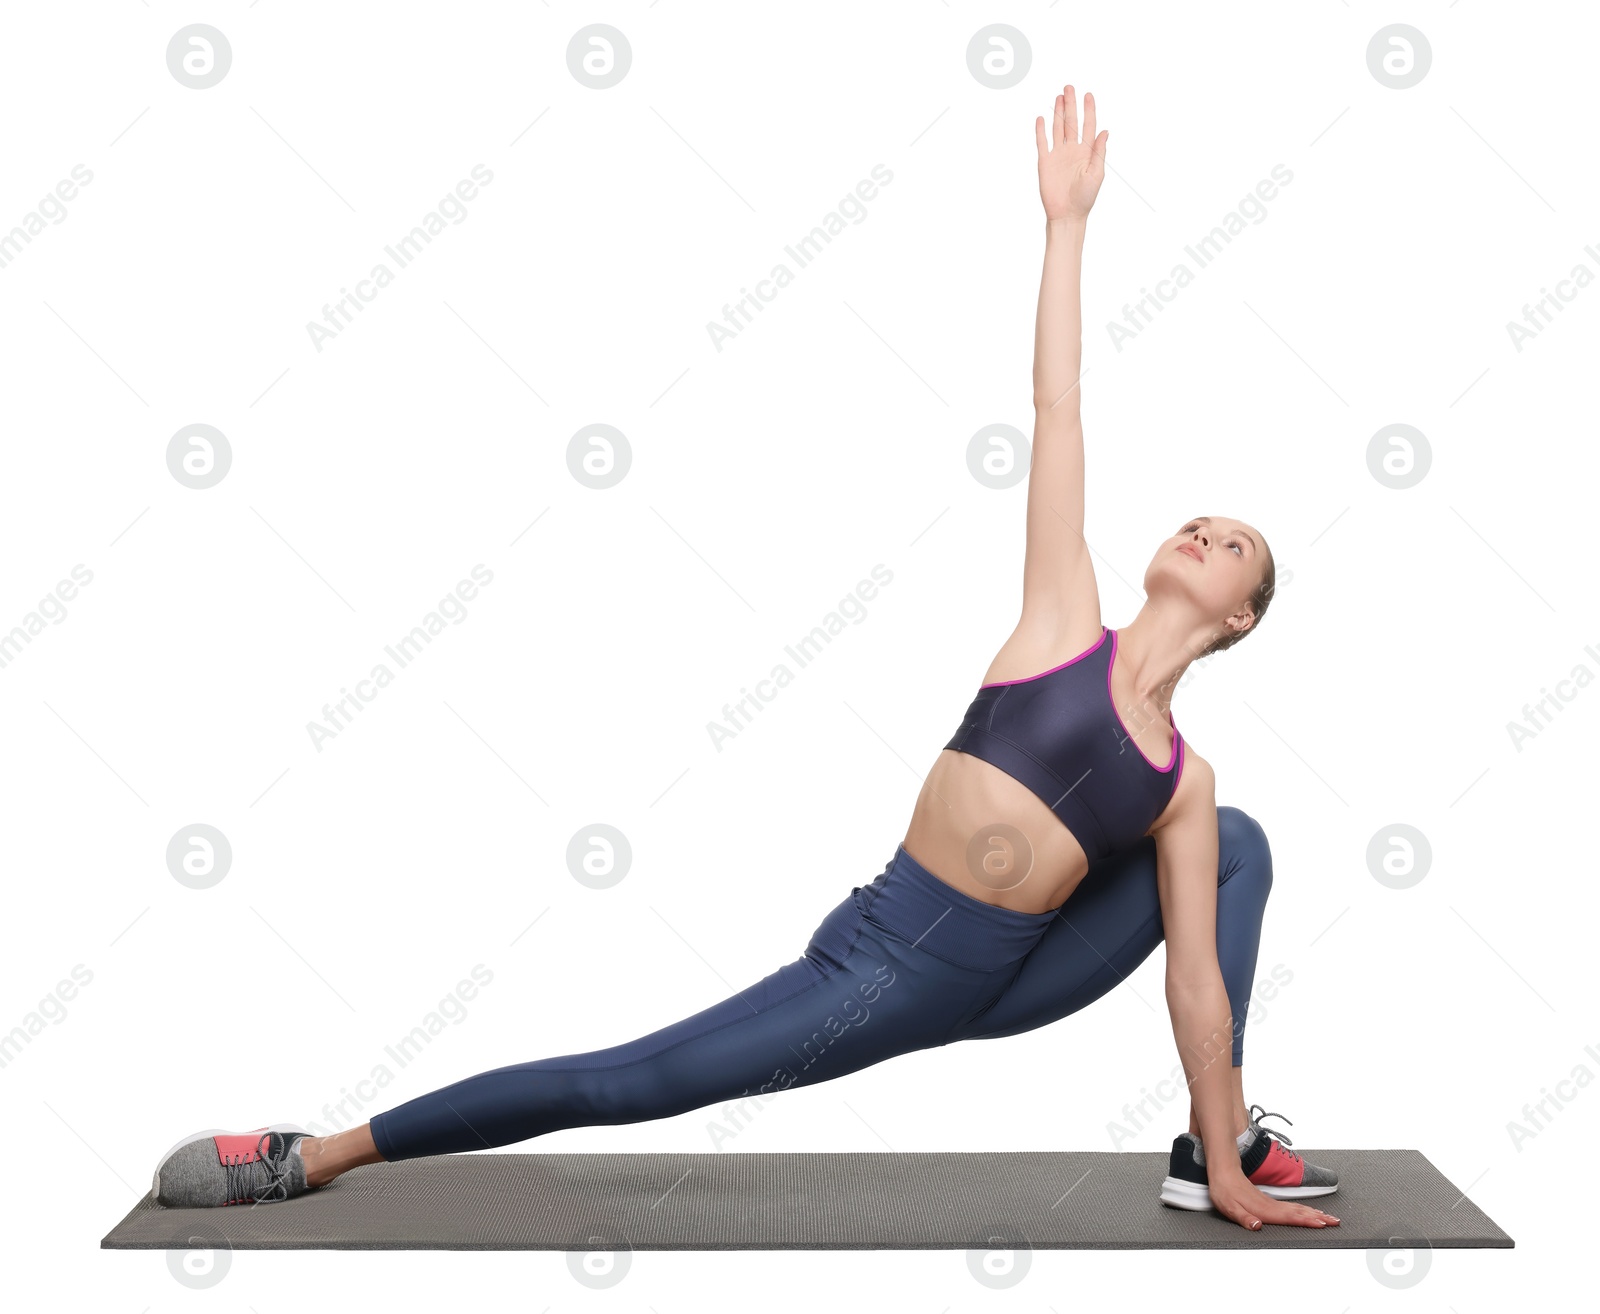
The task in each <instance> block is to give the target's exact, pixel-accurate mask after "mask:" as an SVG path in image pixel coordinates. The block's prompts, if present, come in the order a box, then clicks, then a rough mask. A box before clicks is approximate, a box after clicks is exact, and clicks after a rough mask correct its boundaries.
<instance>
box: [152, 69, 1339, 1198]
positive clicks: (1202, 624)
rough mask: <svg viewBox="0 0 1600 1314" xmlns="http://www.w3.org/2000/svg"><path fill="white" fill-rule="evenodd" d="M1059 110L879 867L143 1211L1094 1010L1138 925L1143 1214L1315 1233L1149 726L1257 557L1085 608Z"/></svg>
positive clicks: (1068, 144)
mask: <svg viewBox="0 0 1600 1314" xmlns="http://www.w3.org/2000/svg"><path fill="white" fill-rule="evenodd" d="M1083 112H1084V132H1083V138H1082V141H1080V140H1079V137H1078V123H1077V118H1078V107H1077V98H1076V96H1075V95H1074V93H1073V89H1072V88H1071V87H1070V86H1069V87H1067V88H1066V89H1065V92H1064V94H1063V95H1061V96H1058V97H1057V98H1056V104H1055V132H1054V139H1055V145H1054V148H1053V149H1052V147H1051V146H1050V144H1049V142H1048V141H1047V140H1046V136H1045V123H1044V119H1043V118H1042V117H1041V118H1039V119H1037V120H1036V121H1035V124H1034V130H1035V136H1036V138H1037V144H1038V152H1039V192H1040V197H1041V199H1042V200H1043V202H1044V211H1045V220H1046V224H1045V234H1046V235H1045V256H1044V274H1043V279H1042V282H1041V285H1040V289H1039V308H1038V318H1037V323H1036V329H1035V347H1034V352H1035V354H1034V378H1033V382H1034V410H1035V417H1036V418H1035V429H1034V446H1033V464H1032V469H1031V472H1030V475H1029V486H1028V509H1027V549H1026V556H1025V561H1024V566H1023V603H1022V614H1021V618H1020V619H1019V621H1018V622H1017V627H1016V629H1015V630H1014V631H1013V632H1012V634H1011V636H1010V637H1009V638H1008V639H1007V640H1006V642H1005V644H1004V646H1002V647H1001V649H1000V651H999V653H998V654H997V655H996V656H995V659H994V661H993V662H991V663H990V665H989V669H988V671H987V673H986V675H985V678H984V683H983V684H982V685H981V687H980V688H979V690H978V693H977V696H976V697H975V698H974V699H973V701H972V704H971V706H970V707H969V708H968V710H967V714H966V717H965V718H964V719H963V720H962V722H961V725H960V727H959V728H958V729H957V731H956V733H955V735H954V737H953V738H952V739H951V740H950V742H949V744H948V745H947V746H946V747H945V749H944V750H943V751H942V752H941V753H940V754H939V756H938V759H937V760H936V761H935V763H934V766H933V769H932V771H930V772H929V774H928V777H927V780H926V782H925V783H924V786H923V789H922V793H921V795H920V797H919V798H918V800H917V803H916V807H915V809H914V811H913V813H912V817H911V823H910V826H909V828H908V829H907V831H906V835H905V838H904V839H903V840H902V841H901V843H900V845H899V847H898V848H897V849H896V852H895V855H894V857H893V858H892V859H890V861H889V863H888V864H887V866H886V867H885V868H884V871H883V873H882V874H881V875H879V876H878V877H877V879H876V880H874V881H873V882H872V883H871V884H870V885H867V886H865V887H863V886H857V887H856V888H855V889H853V890H852V891H851V892H850V895H849V896H848V897H846V898H845V899H844V900H842V901H841V902H840V903H839V905H838V906H837V907H836V908H834V909H833V911H832V912H830V913H829V914H828V915H827V916H826V917H825V918H824V919H823V920H822V923H821V925H820V926H818V927H817V929H816V931H815V932H814V933H813V935H812V937H811V941H810V943H809V944H808V946H807V947H806V950H805V953H804V954H803V955H802V956H801V957H800V958H799V959H798V960H796V961H794V962H791V963H789V964H787V965H786V966H784V967H782V968H780V969H778V970H777V971H776V972H773V973H772V974H771V975H769V976H767V977H765V978H764V979H763V980H761V981H758V982H757V983H756V984H754V985H753V986H751V987H749V988H748V989H746V990H743V991H740V992H739V993H738V994H736V995H734V996H732V997H731V998H729V999H726V1000H724V1001H722V1002H721V1003H719V1004H715V1005H713V1006H712V1007H710V1008H708V1009H705V1010H704V1011H703V1012H700V1013H696V1014H695V1015H693V1016H692V1017H688V1018H685V1019H683V1020H682V1021H680V1022H676V1023H673V1024H672V1025H671V1026H668V1027H665V1028H663V1029H661V1030H659V1031H656V1032H653V1033H651V1034H649V1035H646V1036H642V1037H640V1038H638V1039H637V1040H633V1041H630V1042H628V1043H626V1044H622V1045H617V1046H615V1047H613V1048H610V1049H602V1050H597V1051H594V1052H591V1053H586V1054H573V1055H565V1056H562V1057H557V1058H548V1059H540V1060H536V1061H533V1062H528V1063H520V1064H516V1065H513V1066H510V1067H504V1068H497V1069H495V1070H493V1071H490V1072H484V1073H480V1074H478V1075H477V1076H474V1077H468V1078H466V1079H465V1080H463V1081H459V1082H456V1083H455V1084H454V1085H451V1086H446V1087H444V1088H443V1089H441V1090H437V1091H433V1092H431V1093H430V1094H427V1095H422V1096H419V1097H417V1098H416V1099H413V1100H409V1101H407V1102H406V1103H404V1104H402V1105H400V1106H398V1107H397V1108H394V1109H391V1110H389V1111H388V1112H386V1113H381V1114H379V1115H377V1116H376V1117H375V1118H373V1120H372V1121H371V1122H369V1123H366V1124H364V1125H363V1126H360V1127H356V1128H353V1129H351V1130H349V1131H344V1132H339V1133H336V1134H334V1135H331V1136H309V1135H307V1134H305V1133H304V1131H303V1129H301V1128H298V1127H292V1126H287V1125H277V1126H273V1127H264V1128H257V1129H256V1130H255V1131H253V1132H246V1133H239V1134H234V1135H228V1134H222V1135H213V1134H210V1133H206V1132H202V1133H199V1134H197V1135H195V1136H193V1137H189V1138H187V1139H186V1140H185V1141H184V1142H182V1143H180V1145H179V1146H178V1147H176V1148H175V1149H174V1150H173V1151H172V1152H170V1153H169V1154H168V1155H167V1156H166V1157H165V1158H164V1159H163V1160H162V1162H161V1164H160V1165H159V1167H158V1168H157V1171H156V1177H155V1182H154V1185H153V1187H152V1193H153V1194H154V1195H155V1197H156V1198H157V1199H158V1200H160V1201H162V1202H163V1203H165V1204H169V1205H188V1206H194V1205H222V1204H238V1203H249V1202H259V1201H268V1200H283V1199H288V1198H290V1197H291V1196H294V1195H298V1194H300V1193H301V1192H303V1191H305V1190H308V1189H314V1188H316V1187H319V1186H322V1185H325V1184H326V1183H328V1182H330V1181H332V1180H333V1179H334V1178H336V1177H337V1176H338V1175H339V1174H340V1173H342V1172H344V1171H346V1170H347V1169H349V1168H353V1167H355V1166H357V1165H359V1164H371V1163H383V1162H388V1161H394V1160H399V1159H410V1158H415V1157H417V1156H420V1155H430V1154H450V1153H456V1152H459V1151H464V1150H476V1149H484V1148H489V1147H493V1146H501V1145H509V1144H512V1143H513V1142H517V1141H522V1140H526V1139H527V1138H529V1137H532V1136H538V1135H541V1134H543V1133H546V1132H551V1131H555V1130H558V1129H561V1128H566V1127H578V1126H595V1125H605V1124H613V1123H628V1122H641V1121H645V1120H648V1119H652V1118H663V1117H669V1116H671V1115H673V1114H678V1113H683V1112H686V1111H688V1110H690V1109H696V1108H701V1107H704V1106H706V1105H709V1104H718V1103H721V1102H723V1101H728V1100H741V1099H747V1098H755V1097H759V1096H766V1095H770V1094H771V1093H772V1092H775V1091H777V1090H783V1089H788V1088H790V1087H793V1086H802V1085H807V1084H811V1083H814V1082H819V1081H827V1080H831V1079H833V1078H836V1077H842V1076H844V1075H845V1074H846V1073H849V1072H854V1071H857V1070H858V1069H860V1068H863V1067H866V1066H868V1065H869V1064H873V1063H877V1062H880V1061H882V1060H884V1059H886V1058H890V1057H892V1056H894V1055H896V1054H902V1053H906V1052H908V1051H911V1050H917V1049H925V1048H929V1047H932V1046H936V1045H946V1044H950V1043H951V1042H953V1041H962V1040H981V1039H991V1038H995V1037H999V1036H1009V1035H1015V1034H1017V1033H1018V1032H1021V1031H1027V1030H1030V1029H1032V1028H1034V1027H1040V1026H1044V1025H1045V1024H1046V1023H1049V1022H1053V1021H1055V1020H1056V1019H1058V1018H1061V1017H1065V1016H1066V1015H1067V1014H1069V1013H1073V1012H1076V1011H1077V1010H1078V1009H1080V1008H1082V1007H1084V1006H1085V1005H1086V1004H1089V1003H1090V1002H1092V1001H1093V1000H1095V999H1098V998H1099V997H1100V996H1101V995H1102V994H1104V993H1105V992H1106V991H1107V990H1109V989H1110V988H1111V987H1112V986H1113V985H1115V984H1116V983H1117V982H1118V981H1120V980H1121V979H1123V978H1124V977H1125V976H1127V975H1128V973H1130V972H1132V971H1133V970H1134V968H1135V967H1137V966H1138V964H1139V963H1141V962H1142V961H1143V960H1144V959H1145V958H1146V957H1147V956H1148V955H1149V953H1150V952H1151V951H1152V950H1153V949H1154V948H1155V946H1156V944H1157V943H1158V942H1159V941H1161V940H1162V939H1163V938H1164V939H1165V940H1166V943H1167V973H1166V995H1167V1003H1168V1007H1169V1009H1170V1012H1171V1016H1172V1027H1173V1034H1174V1037H1175V1038H1176V1040H1177V1044H1178V1051H1179V1055H1180V1057H1181V1059H1182V1063H1183V1068H1184V1072H1185V1074H1186V1076H1187V1078H1188V1083H1189V1087H1190V1092H1191V1107H1190V1115H1189V1130H1188V1131H1187V1132H1183V1133H1180V1134H1179V1135H1178V1137H1177V1138H1176V1139H1175V1140H1174V1142H1173V1148H1172V1156H1171V1161H1170V1172H1169V1174H1168V1176H1167V1178H1166V1181H1165V1182H1164V1183H1163V1184H1162V1187H1161V1199H1162V1200H1164V1201H1165V1202H1166V1203H1168V1204H1172V1205H1175V1206H1178V1207H1182V1208H1188V1209H1207V1208H1215V1209H1216V1210H1218V1211H1219V1212H1220V1213H1222V1214H1223V1215H1225V1216H1226V1217H1228V1218H1231V1219H1233V1220H1234V1221H1235V1222H1237V1223H1239V1224H1241V1225H1242V1226H1244V1227H1247V1228H1259V1227H1261V1226H1262V1224H1263V1223H1285V1224H1293V1225H1297V1226H1303V1227H1323V1226H1328V1225H1333V1224H1337V1223H1338V1221H1339V1220H1338V1219H1337V1218H1335V1217H1334V1216H1333V1215H1331V1214H1326V1213H1323V1212H1322V1211H1321V1210H1319V1209H1317V1208H1314V1207H1312V1206H1310V1205H1304V1204H1298V1203H1295V1200H1297V1199H1299V1198H1305V1197H1311V1196H1319V1195H1325V1194H1328V1193H1329V1192H1331V1191H1333V1190H1335V1189H1336V1186H1337V1179H1336V1178H1335V1177H1334V1176H1333V1174H1331V1173H1330V1172H1328V1171H1327V1170H1326V1169H1321V1168H1318V1167H1316V1166H1314V1165H1311V1164H1307V1163H1305V1161H1304V1160H1303V1159H1301V1157H1300V1156H1299V1155H1297V1154H1295V1153H1294V1152H1293V1151H1291V1150H1287V1149H1285V1148H1284V1147H1285V1145H1286V1144H1287V1138H1277V1139H1275V1138H1274V1136H1273V1135H1272V1134H1271V1133H1269V1132H1268V1131H1266V1130H1265V1129H1263V1128H1262V1127H1261V1125H1260V1119H1261V1118H1262V1117H1266V1116H1270V1115H1267V1114H1264V1113H1261V1112H1259V1109H1260V1106H1259V1105H1255V1106H1252V1108H1251V1111H1250V1112H1247V1110H1246V1108H1245V1104H1244V1094H1243V1077H1242V1068H1241V1065H1242V1063H1243V1061H1244V1060H1243V1047H1244V1014H1245V1009H1246V1006H1247V1004H1248V1001H1249V997H1250V985H1251V978H1252V976H1253V974H1254V972H1255V962H1256V952H1257V945H1258V943H1259V938H1260V933H1261V918H1262V912H1263V910H1264V908H1265V904H1266V897H1267V892H1268V890H1269V889H1270V888H1271V884H1272V866H1271V855H1270V853H1269V851H1268V848H1267V843H1266V840H1265V838H1264V836H1263V834H1262V832H1261V828H1260V826H1258V825H1257V824H1256V823H1255V822H1254V821H1253V820H1252V819H1251V818H1249V817H1248V816H1246V815H1245V814H1244V813H1242V812H1240V811H1239V810H1238V809H1236V808H1226V807H1225V808H1218V807H1217V804H1216V796H1215V790H1214V777H1213V774H1212V770H1211V767H1210V765H1209V764H1208V763H1207V762H1206V761H1205V759H1204V758H1202V757H1200V756H1199V755H1198V754H1196V753H1193V752H1191V751H1189V748H1188V745H1187V744H1186V743H1185V742H1184V740H1183V737H1182V736H1181V735H1180V734H1179V733H1178V730H1177V727H1176V724H1175V723H1174V722H1173V721H1172V719H1171V715H1170V713H1169V712H1168V711H1167V708H1168V705H1169V704H1170V701H1171V698H1170V696H1171V692H1172V690H1173V689H1174V688H1175V687H1176V685H1177V683H1178V681H1179V679H1180V678H1181V677H1182V675H1183V673H1184V671H1185V670H1186V669H1187V667H1188V665H1189V663H1190V661H1192V660H1194V659H1195V658H1197V657H1201V656H1205V655H1207V654H1208V653H1212V652H1216V651H1219V650H1220V649H1223V648H1227V647H1231V646H1232V645H1233V644H1235V643H1237V642H1238V641H1239V640H1240V639H1241V638H1243V637H1244V636H1245V635H1246V634H1248V633H1249V632H1250V631H1251V630H1253V629H1254V628H1255V627H1256V626H1257V625H1259V624H1260V623H1261V618H1262V616H1263V615H1264V614H1265V612H1266V609H1267V605H1268V603H1269V601H1270V599H1271V596H1272V591H1273V582H1274V578H1275V575H1274V567H1273V560H1272V554H1271V553H1270V551H1269V550H1268V548H1267V545H1266V542H1265V540H1264V539H1263V538H1262V536H1261V534H1260V533H1259V532H1258V531H1256V530H1255V529H1253V528H1252V527H1250V526H1249V525H1246V524H1243V523H1241V522H1240V521H1237V520H1229V519H1225V518H1222V517H1209V516H1200V517H1197V518H1195V519H1193V520H1190V521H1189V522H1187V523H1186V524H1184V525H1183V527H1182V528H1181V529H1180V530H1179V531H1178V532H1177V533H1176V534H1174V535H1173V536H1172V537H1171V538H1169V539H1167V540H1166V541H1165V542H1164V543H1162V545H1161V548H1160V550H1159V551H1158V552H1157V553H1156V555H1155V557H1154V558H1153V559H1152V560H1151V562H1150V565H1149V567H1148V569H1147V570H1146V572H1145V577H1144V584H1145V590H1146V594H1147V598H1146V601H1145V603H1144V605H1143V607H1141V608H1140V610H1139V614H1138V615H1137V616H1135V617H1134V619H1133V621H1132V622H1131V623H1130V624H1128V625H1127V626H1126V627H1125V628H1123V629H1122V630H1110V629H1107V628H1106V627H1105V626H1103V625H1102V624H1101V621H1100V599H1099V593H1098V590H1097V588H1096V585H1095V577H1094V571H1093V568H1092V565H1091V562H1090V559H1089V551H1088V548H1087V546H1086V544H1085V543H1084V540H1083V534H1082V529H1083V430H1082V425H1081V422H1080V416H1079V404H1078V386H1077V382H1078V371H1079V358H1080V354H1081V341H1080V339H1081V337H1082V330H1081V323H1080V310H1079V276H1080V270H1081V265H1082V253H1083V239H1084V232H1085V228H1086V224H1087V219H1088V214H1089V210H1090V207H1091V206H1092V205H1093V203H1094V199H1095V197H1096V195H1097V194H1098V193H1099V190H1100V184H1101V181H1102V180H1103V179H1104V177H1105V147H1106V139H1107V137H1108V135H1109V134H1107V133H1105V132H1102V133H1100V134H1099V135H1098V136H1096V134H1095V106H1094V98H1093V97H1092V96H1091V95H1087V94H1086V95H1085V96H1084V104H1083ZM1119 657H1120V659H1121V660H1120V661H1119V660H1118V658H1119ZM1161 762H1165V763H1166V765H1165V766H1160V765H1157V764H1158V763H1161ZM1224 1055H1228V1056H1230V1057H1231V1059H1232V1063H1231V1065H1225V1064H1222V1063H1220V1062H1217V1060H1218V1059H1220V1058H1222V1057H1223V1056H1224ZM1252 1112H1253V1113H1254V1114H1255V1116H1253V1117H1252V1116H1251V1113H1252Z"/></svg>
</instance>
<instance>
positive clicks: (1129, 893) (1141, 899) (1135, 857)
mask: <svg viewBox="0 0 1600 1314" xmlns="http://www.w3.org/2000/svg"><path fill="white" fill-rule="evenodd" d="M1271 889H1272V856H1271V852H1270V850H1269V848H1268V845H1267V840H1266V835H1265V833H1264V832H1263V830H1262V828H1261V825H1260V823H1258V822H1257V821H1256V820H1255V819H1254V818H1253V817H1251V816H1250V815H1249V814H1248V813H1246V812H1244V811H1242V810H1241V809H1239V808H1236V807H1230V806H1226V805H1224V806H1222V807H1219V808H1218V809H1217V961H1218V964H1219V966H1220V967H1221V969H1222V979H1223V984H1224V986H1225V987H1226V989H1227V992H1228V1003H1229V1006H1230V1008H1231V1009H1232V1012H1233V1017H1234V1045H1233V1053H1234V1063H1235V1064H1238V1063H1241V1062H1243V1056H1244V1019H1245V1016H1246V1012H1247V1010H1248V1008H1249V1002H1250V990H1251V981H1252V978H1253V977H1254V975H1255V969H1256V955H1257V950H1258V948H1259V945H1260V941H1261V922H1262V916H1263V913H1264V911H1265V908H1266V902H1267V895H1268V893H1269V892H1270V891H1271ZM1164 936H1165V928H1164V927H1163V924H1162V920H1161V894H1160V887H1159V885H1158V884H1157V881H1156V842H1155V840H1154V839H1151V838H1149V837H1146V838H1144V839H1142V840H1140V841H1139V842H1138V843H1137V844H1135V845H1133V846H1132V847H1131V848H1128V849H1124V850H1122V851H1121V852H1118V853H1113V854H1109V855H1108V856H1106V857H1105V858H1102V859H1101V860H1100V861H1099V862H1097V863H1095V864H1094V865H1093V866H1091V867H1090V869H1089V873H1088V875H1086V876H1085V877H1084V878H1083V880H1082V881H1081V882H1079V884H1078V888H1077V889H1075V890H1074V891H1073V892H1072V895H1071V897H1070V898H1069V899H1068V900H1067V901H1066V902H1065V903H1064V904H1062V905H1061V907H1060V908H1059V909H1058V910H1057V914H1056V917H1055V919H1054V920H1053V921H1052V922H1051V923H1050V925H1049V928H1048V929H1047V930H1046V931H1045V933H1044V936H1043V938H1042V939H1041V940H1040V941H1039V943H1038V944H1037V945H1036V946H1035V947H1034V948H1033V950H1032V951H1031V952H1030V953H1029V954H1028V956H1027V957H1026V958H1024V959H1023V960H1022V966H1021V967H1020V969H1019V970H1018V972H1017V974H1016V977H1015V979H1014V980H1013V981H1012V982H1011V983H1010V985H1009V986H1007V987H1006V989H1005V990H1004V991H1003V992H1002V993H1001V994H1000V996H999V997H998V998H997V999H996V1000H995V1001H994V1003H993V1004H992V1005H990V1006H989V1007H988V1008H986V1009H984V1010H983V1011H982V1012H980V1013H979V1014H977V1015H976V1016H975V1017H973V1018H972V1019H971V1020H970V1021H968V1022H966V1023H964V1024H963V1025H962V1026H961V1027H960V1028H959V1030H958V1031H957V1032H956V1034H954V1035H952V1036H951V1037H950V1039H951V1040H980V1039H991V1038H994V1037H997V1036H1013V1035H1016V1034H1018V1033H1019V1032H1023V1031H1031V1030H1033V1029H1034V1028H1035V1027H1042V1026H1045V1025H1047V1024H1049V1023H1051V1022H1055V1021H1057V1020H1058V1019H1060V1018H1063V1017H1066V1016H1067V1015H1068V1014H1069V1013H1076V1012H1077V1011H1078V1010H1079V1009H1080V1008H1084V1007H1085V1006H1087V1005H1089V1004H1092V1003H1093V1002H1094V1001H1095V1000H1097V999H1099V998H1100V996H1101V995H1103V994H1105V993H1106V992H1107V991H1109V990H1111V989H1112V988H1113V987H1115V986H1116V985H1117V984H1118V983H1120V982H1122V981H1124V980H1126V979H1127V978H1128V977H1129V976H1130V975H1132V974H1133V972H1134V970H1135V969H1136V968H1137V967H1138V966H1139V965H1140V964H1141V963H1142V962H1144V960H1145V959H1146V958H1148V957H1149V956H1150V953H1151V951H1152V950H1153V949H1154V948H1155V947H1156V946H1157V945H1158V944H1160V943H1161V941H1162V939H1163V938H1164Z"/></svg>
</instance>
